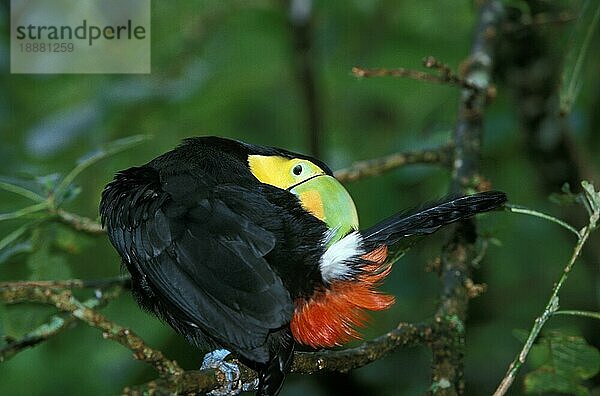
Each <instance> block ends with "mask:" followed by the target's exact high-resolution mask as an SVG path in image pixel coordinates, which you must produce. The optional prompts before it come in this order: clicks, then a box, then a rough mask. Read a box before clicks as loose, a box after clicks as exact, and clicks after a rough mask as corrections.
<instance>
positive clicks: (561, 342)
mask: <svg viewBox="0 0 600 396" xmlns="http://www.w3.org/2000/svg"><path fill="white" fill-rule="evenodd" d="M530 362H531V363H532V364H533V365H534V366H538V367H537V368H536V369H535V370H533V371H532V372H530V373H528V374H527V375H526V376H525V392H526V393H545V392H561V393H568V394H573V395H589V394H590V393H589V391H588V390H587V389H586V388H585V387H584V386H583V385H582V382H583V381H584V380H586V379H589V378H591V377H593V376H595V375H596V374H597V373H598V372H599V371H600V352H598V350H597V349H596V348H594V347H593V346H591V345H589V344H588V343H587V342H586V341H585V339H583V338H582V337H579V336H571V335H565V334H563V333H561V332H557V331H554V332H551V333H549V334H547V335H545V336H543V337H542V338H540V340H539V342H538V344H537V345H535V346H534V347H533V348H532V350H531V354H530Z"/></svg>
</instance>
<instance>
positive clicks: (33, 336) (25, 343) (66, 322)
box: [0, 286, 123, 362]
mask: <svg viewBox="0 0 600 396" xmlns="http://www.w3.org/2000/svg"><path fill="white" fill-rule="evenodd" d="M0 287H1V286H0ZM122 290H123V288H122V287H121V286H116V287H112V288H111V289H108V290H97V291H96V295H95V296H94V297H93V298H90V299H88V300H86V301H84V302H83V303H82V304H83V305H85V306H86V307H88V308H91V309H94V308H98V307H101V306H103V305H105V304H106V303H107V302H108V301H109V300H112V299H114V298H117V297H118V296H119V295H120V294H121V291H122ZM75 323H76V319H75V317H74V316H72V315H68V316H67V315H65V314H57V315H54V316H52V317H51V318H50V320H48V321H47V322H46V323H44V324H42V325H41V326H39V327H37V328H36V329H34V330H32V331H30V332H28V333H27V334H25V335H24V336H22V337H21V338H19V339H18V340H14V341H10V342H8V343H7V344H6V345H4V346H3V347H1V348H0V362H4V361H7V360H8V359H10V358H11V357H13V356H15V355H16V354H17V353H19V352H21V351H23V350H25V349H27V348H31V347H34V346H36V345H38V344H40V343H42V342H44V341H47V340H49V339H50V338H52V337H54V336H56V335H58V334H60V333H62V332H63V331H65V330H67V329H69V328H70V327H71V326H72V325H74V324H75Z"/></svg>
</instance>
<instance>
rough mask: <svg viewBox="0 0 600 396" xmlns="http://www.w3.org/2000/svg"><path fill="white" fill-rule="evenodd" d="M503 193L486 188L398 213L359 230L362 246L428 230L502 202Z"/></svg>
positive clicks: (433, 229)
mask: <svg viewBox="0 0 600 396" xmlns="http://www.w3.org/2000/svg"><path fill="white" fill-rule="evenodd" d="M505 202H506V194H505V193H503V192H500V191H487V192H482V193H478V194H473V195H467V196H463V197H458V198H451V199H446V200H443V201H441V202H437V203H435V204H433V205H429V206H428V207H426V208H423V209H419V210H417V211H411V212H406V213H399V214H396V215H394V216H392V217H389V218H387V219H385V220H383V221H382V222H380V223H378V224H376V225H374V226H373V227H370V228H368V229H366V230H364V231H361V234H362V237H363V240H364V246H365V248H367V249H369V248H375V247H377V246H380V245H388V246H390V245H393V244H394V243H396V242H398V241H399V240H400V239H402V238H406V237H410V236H415V235H425V234H431V233H433V232H435V231H437V230H438V229H439V228H440V227H442V226H444V225H446V224H450V223H453V222H455V221H458V220H462V219H466V218H468V217H471V216H473V215H476V214H477V213H481V212H487V211H490V210H493V209H496V208H498V207H500V206H502V205H503V204H504V203H505Z"/></svg>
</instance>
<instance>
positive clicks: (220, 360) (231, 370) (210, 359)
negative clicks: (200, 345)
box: [200, 349, 258, 396]
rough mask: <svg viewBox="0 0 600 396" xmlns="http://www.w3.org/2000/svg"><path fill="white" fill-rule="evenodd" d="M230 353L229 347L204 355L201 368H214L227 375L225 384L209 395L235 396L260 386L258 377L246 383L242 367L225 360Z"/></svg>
mask: <svg viewBox="0 0 600 396" xmlns="http://www.w3.org/2000/svg"><path fill="white" fill-rule="evenodd" d="M230 353H231V352H229V351H228V350H227V349H217V350H214V351H212V352H209V353H207V354H206V355H204V359H203V360H202V366H200V370H202V369H208V368H212V369H215V370H219V371H220V372H222V373H223V374H224V375H225V381H224V382H225V383H224V385H223V386H222V387H221V388H218V389H214V390H212V391H210V392H209V393H207V395H208V396H235V395H238V394H240V393H241V392H242V391H244V392H245V391H250V390H254V389H256V387H257V386H258V379H257V380H255V381H252V382H250V383H246V384H245V383H243V382H242V375H241V372H240V367H239V366H238V365H237V364H236V363H234V362H228V361H226V360H225V359H226V358H227V356H229V355H230Z"/></svg>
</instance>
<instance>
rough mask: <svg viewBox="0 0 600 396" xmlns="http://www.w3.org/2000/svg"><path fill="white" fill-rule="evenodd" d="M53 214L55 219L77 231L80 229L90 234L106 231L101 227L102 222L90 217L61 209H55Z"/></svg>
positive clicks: (99, 233)
mask: <svg viewBox="0 0 600 396" xmlns="http://www.w3.org/2000/svg"><path fill="white" fill-rule="evenodd" d="M55 214H56V220H58V221H59V222H61V223H63V224H66V225H68V226H70V227H72V228H74V229H75V230H77V231H82V232H85V233H86V234H91V235H101V234H104V233H105V232H106V231H105V230H104V228H102V224H100V223H98V222H97V221H94V220H92V219H90V218H87V217H83V216H79V215H77V214H75V213H71V212H67V211H66V210H63V209H57V210H56V212H55Z"/></svg>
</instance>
